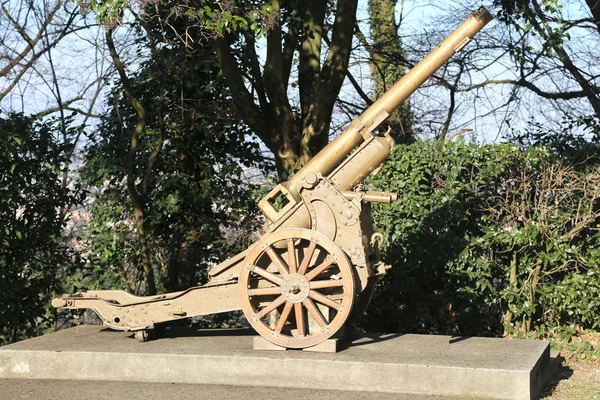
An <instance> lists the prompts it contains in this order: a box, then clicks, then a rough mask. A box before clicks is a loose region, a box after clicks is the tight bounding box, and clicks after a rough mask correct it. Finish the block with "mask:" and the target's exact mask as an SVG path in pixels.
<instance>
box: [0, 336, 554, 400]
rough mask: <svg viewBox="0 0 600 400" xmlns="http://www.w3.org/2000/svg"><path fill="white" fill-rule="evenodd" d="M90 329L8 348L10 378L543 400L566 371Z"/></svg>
mask: <svg viewBox="0 0 600 400" xmlns="http://www.w3.org/2000/svg"><path fill="white" fill-rule="evenodd" d="M129 336H130V334H126V333H123V332H113V331H109V330H104V329H103V328H102V327H99V326H80V327H78V328H72V329H68V330H65V331H61V332H58V333H54V334H51V335H46V336H43V337H39V338H35V339H31V340H27V341H24V342H20V343H15V344H12V345H10V346H5V347H2V348H0V378H8V379H15V378H16V379H65V380H96V381H122V382H173V383H195V384H210V385H237V386H264V387H282V388H307V389H315V390H346V391H348V390H351V391H364V392H387V393H408V394H421V395H438V396H470V397H485V398H495V399H534V398H536V396H537V394H538V393H539V392H540V391H541V389H542V388H543V384H544V382H545V381H546V380H547V379H548V378H549V377H550V376H552V375H553V374H554V373H555V371H556V367H557V365H558V363H556V362H555V360H554V359H553V358H552V357H551V356H550V348H549V345H548V343H547V342H542V341H527V340H507V339H491V338H469V337H449V336H434V335H369V336H368V337H365V338H363V339H360V340H358V341H356V342H354V343H353V344H352V345H351V346H350V347H348V348H347V349H345V350H342V351H340V352H338V353H335V354H331V353H308V352H302V351H286V352H280V351H272V352H271V351H255V350H252V346H253V339H252V336H251V332H248V331H230V330H226V331H196V330H190V329H179V330H174V329H173V330H172V329H167V330H166V334H165V336H166V337H165V338H161V339H158V340H154V341H150V342H145V343H139V342H137V341H136V340H134V339H133V338H131V337H129Z"/></svg>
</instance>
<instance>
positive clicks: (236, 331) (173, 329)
mask: <svg viewBox="0 0 600 400" xmlns="http://www.w3.org/2000/svg"><path fill="white" fill-rule="evenodd" d="M108 330H110V329H108ZM256 335H257V333H256V332H255V331H254V330H253V329H251V328H232V329H221V328H220V329H200V328H191V327H185V326H168V327H159V328H158V329H149V330H148V341H152V340H158V339H176V338H182V337H211V336H212V337H224V336H256ZM131 336H132V337H133V335H131Z"/></svg>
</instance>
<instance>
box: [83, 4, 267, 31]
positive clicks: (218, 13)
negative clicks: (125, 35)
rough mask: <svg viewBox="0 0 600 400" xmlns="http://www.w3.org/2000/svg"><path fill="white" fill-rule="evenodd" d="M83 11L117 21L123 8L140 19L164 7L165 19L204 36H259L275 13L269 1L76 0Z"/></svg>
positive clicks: (99, 17)
mask: <svg viewBox="0 0 600 400" xmlns="http://www.w3.org/2000/svg"><path fill="white" fill-rule="evenodd" d="M78 3H79V5H80V7H81V9H82V12H84V13H88V12H90V11H91V12H92V13H93V14H94V15H96V17H97V19H98V20H99V21H100V22H104V23H109V24H112V23H116V22H120V21H121V20H122V18H123V16H124V14H125V12H126V10H128V9H129V10H133V11H134V12H136V13H137V14H142V17H143V18H147V17H154V16H155V15H154V11H155V10H158V9H163V10H167V13H166V14H165V16H164V18H165V21H169V24H171V23H172V21H174V20H175V19H181V20H185V21H186V26H187V28H188V29H189V28H195V29H196V30H197V31H198V32H197V33H199V34H200V36H204V37H207V38H211V37H220V36H222V35H224V34H225V33H228V32H243V31H252V32H253V33H254V34H256V35H257V36H258V37H261V36H262V35H264V34H265V33H266V31H267V30H268V29H269V28H270V27H271V26H272V24H273V18H274V17H275V16H276V12H275V10H274V9H273V7H272V5H271V3H270V2H256V3H255V4H249V3H246V4H244V5H240V4H237V3H236V2H234V1H230V0H224V1H219V0H217V1H214V0H196V1H187V0H186V1H156V0H154V1H147V0H143V1H142V0H107V1H97V0H91V1H83V0H79V1H78Z"/></svg>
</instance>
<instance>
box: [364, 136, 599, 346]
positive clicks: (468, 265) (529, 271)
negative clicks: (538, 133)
mask: <svg viewBox="0 0 600 400" xmlns="http://www.w3.org/2000/svg"><path fill="white" fill-rule="evenodd" d="M580 158H581V157H573V158H566V157H558V156H556V155H554V154H552V152H550V151H549V150H548V149H547V148H544V147H534V148H530V149H526V150H523V149H520V148H518V147H515V146H513V145H510V144H486V145H477V144H465V143H463V142H462V141H458V142H450V143H448V142H442V141H434V142H422V141H418V142H415V143H411V144H405V145H399V146H397V147H396V149H395V151H394V153H393V155H392V156H391V157H390V159H389V160H388V161H386V163H385V166H384V168H383V169H382V170H381V171H380V172H379V174H377V175H376V176H375V177H374V178H373V179H372V182H371V183H372V186H373V187H374V189H377V190H385V191H395V192H398V194H399V200H398V201H397V202H396V203H394V204H392V205H382V206H377V207H375V208H374V220H375V221H376V224H377V228H378V230H379V231H381V232H382V233H383V234H384V235H385V236H386V237H387V244H386V246H385V248H384V251H383V254H384V257H385V260H386V262H387V263H388V264H391V265H392V269H391V271H389V272H388V274H387V275H386V276H385V277H384V279H383V280H382V282H381V284H380V285H379V288H378V291H377V294H376V297H375V299H374V301H373V304H372V305H371V307H370V308H369V310H368V311H367V315H366V316H365V317H364V318H363V320H362V324H363V326H364V327H365V328H367V329H370V330H378V331H395V332H418V333H445V334H462V335H498V334H502V333H503V332H505V331H508V332H509V333H515V332H532V331H535V332H537V333H538V334H539V335H541V336H544V335H548V334H553V333H556V332H558V333H561V334H571V333H574V332H575V330H576V329H578V328H587V329H597V328H598V327H599V325H600V319H599V318H598V314H599V311H600V280H599V279H598V275H599V274H600V272H599V271H600V269H599V268H598V259H599V257H600V234H599V233H598V228H599V227H600V225H599V224H600V218H599V217H600V202H599V200H598V197H599V196H600V170H599V168H598V166H597V163H596V159H595V158H594V157H591V158H586V159H585V162H583V163H582V162H580V161H574V160H579V159H580Z"/></svg>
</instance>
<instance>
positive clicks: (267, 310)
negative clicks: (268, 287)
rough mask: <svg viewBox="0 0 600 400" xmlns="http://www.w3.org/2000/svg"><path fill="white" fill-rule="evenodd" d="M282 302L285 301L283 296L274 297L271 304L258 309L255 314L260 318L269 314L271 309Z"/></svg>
mask: <svg viewBox="0 0 600 400" xmlns="http://www.w3.org/2000/svg"><path fill="white" fill-rule="evenodd" d="M283 303H285V297H284V296H283V295H281V296H279V297H278V298H276V299H275V301H273V302H272V303H271V304H269V305H268V306H266V307H265V308H263V309H262V310H260V311H259V312H258V314H256V316H257V317H258V319H261V318H262V317H264V316H265V315H267V314H269V313H270V312H271V311H273V310H274V309H276V308H277V307H279V306H280V305H282V304H283Z"/></svg>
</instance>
